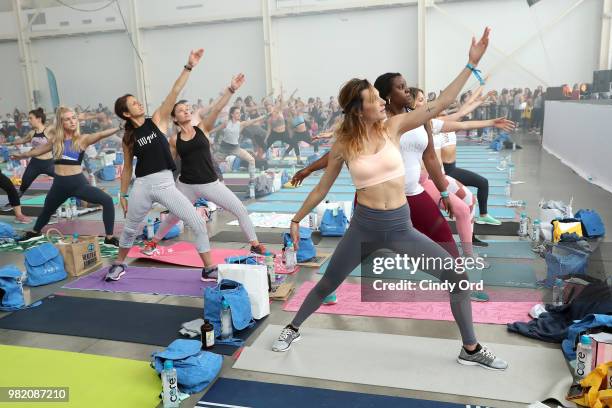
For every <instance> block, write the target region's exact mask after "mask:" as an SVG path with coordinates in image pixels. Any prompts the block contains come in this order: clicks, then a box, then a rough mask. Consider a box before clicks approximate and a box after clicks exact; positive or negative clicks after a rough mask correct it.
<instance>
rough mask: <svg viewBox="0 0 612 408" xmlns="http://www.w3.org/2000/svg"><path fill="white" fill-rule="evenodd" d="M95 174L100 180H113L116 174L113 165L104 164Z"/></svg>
mask: <svg viewBox="0 0 612 408" xmlns="http://www.w3.org/2000/svg"><path fill="white" fill-rule="evenodd" d="M96 174H97V176H98V178H99V179H100V180H104V181H113V180H115V177H116V175H117V173H116V172H115V166H104V167H102V168H101V169H100V170H98V171H97V173H96Z"/></svg>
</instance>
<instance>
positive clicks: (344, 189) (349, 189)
mask: <svg viewBox="0 0 612 408" xmlns="http://www.w3.org/2000/svg"><path fill="white" fill-rule="evenodd" d="M313 187H314V186H301V187H298V188H295V189H291V191H295V192H296V193H310V191H311V190H312V189H313ZM329 192H330V193H331V194H335V193H355V187H354V186H336V185H333V186H332V188H331V189H330V190H329Z"/></svg>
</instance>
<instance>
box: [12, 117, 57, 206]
mask: <svg viewBox="0 0 612 408" xmlns="http://www.w3.org/2000/svg"><path fill="white" fill-rule="evenodd" d="M28 120H29V121H30V125H31V126H32V130H31V131H30V132H29V133H28V134H27V135H26V136H25V137H24V138H22V139H20V140H18V141H15V142H13V143H10V144H11V145H13V146H17V145H21V144H25V143H31V144H32V149H36V148H37V147H40V146H42V145H45V144H47V143H49V142H50V137H49V135H48V129H46V128H45V122H46V120H47V117H46V116H45V112H44V111H43V109H42V108H38V109H34V110H31V111H30V114H29V115H28ZM41 174H46V175H47V176H51V177H54V176H55V167H54V165H53V156H52V154H51V152H47V153H45V154H41V155H40V156H36V157H32V158H31V159H30V162H29V163H28V166H27V167H26V169H25V171H24V172H23V176H22V177H21V186H20V187H19V196H20V197H21V196H23V194H24V193H25V192H26V191H27V190H28V188H29V187H30V186H31V185H32V182H33V181H34V180H36V177H38V176H40V175H41Z"/></svg>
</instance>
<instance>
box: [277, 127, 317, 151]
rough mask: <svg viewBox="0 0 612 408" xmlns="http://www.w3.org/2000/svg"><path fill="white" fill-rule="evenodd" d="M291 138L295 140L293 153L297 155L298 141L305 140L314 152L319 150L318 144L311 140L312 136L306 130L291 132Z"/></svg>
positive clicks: (298, 149)
mask: <svg viewBox="0 0 612 408" xmlns="http://www.w3.org/2000/svg"><path fill="white" fill-rule="evenodd" d="M293 140H294V142H295V154H296V155H298V156H299V155H300V142H306V143H308V144H309V145H311V146H313V147H314V151H315V153H316V152H318V151H319V144H318V143H317V142H316V141H313V140H312V137H310V133H308V131H305V132H293ZM285 154H286V152H285Z"/></svg>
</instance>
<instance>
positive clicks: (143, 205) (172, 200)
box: [119, 170, 210, 253]
mask: <svg viewBox="0 0 612 408" xmlns="http://www.w3.org/2000/svg"><path fill="white" fill-rule="evenodd" d="M154 202H156V203H160V204H161V205H163V206H164V207H166V208H167V209H168V210H169V211H170V212H171V213H172V214H176V215H177V216H178V217H179V218H180V219H181V220H183V221H184V222H185V224H187V225H188V226H189V227H190V228H191V229H192V230H193V231H194V233H195V234H196V247H197V250H198V252H199V253H202V252H208V250H209V249H210V245H209V243H208V235H207V233H206V224H205V222H204V220H203V219H202V217H201V216H200V215H199V214H198V213H197V212H196V210H195V208H194V206H193V204H192V203H191V201H189V200H188V199H187V197H185V196H184V195H183V194H181V192H180V191H179V190H178V189H177V188H176V186H175V184H174V179H173V178H172V172H171V171H170V170H164V171H160V172H157V173H153V174H149V175H147V176H144V177H137V178H136V180H135V181H134V186H133V187H132V191H131V193H130V199H129V203H128V212H127V216H126V220H125V224H124V227H123V232H122V233H121V238H120V239H119V246H120V247H121V248H131V247H132V244H133V243H134V240H135V239H136V236H137V235H139V234H140V231H141V229H140V228H139V227H140V224H141V223H142V221H143V220H144V219H145V217H146V216H147V214H148V213H149V211H150V210H151V207H152V206H153V203H154Z"/></svg>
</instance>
